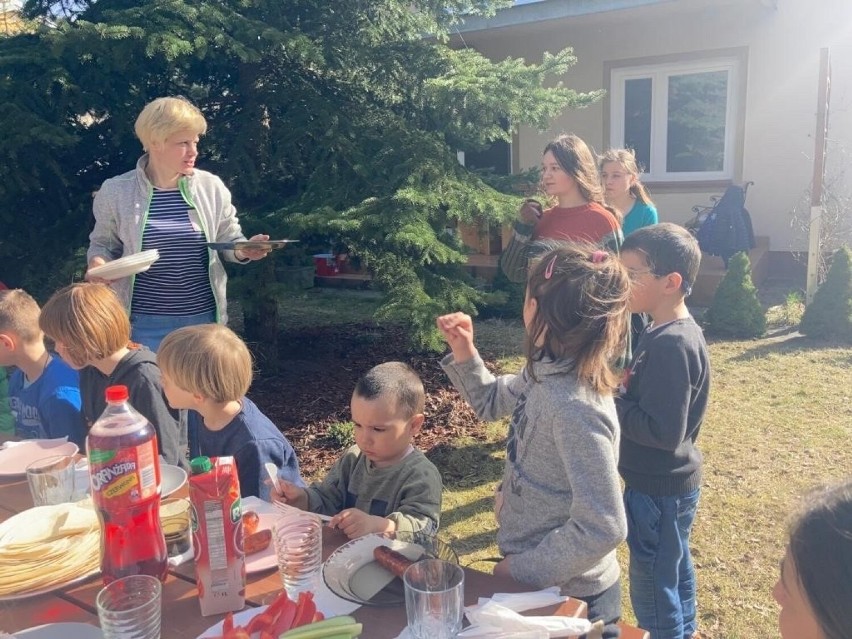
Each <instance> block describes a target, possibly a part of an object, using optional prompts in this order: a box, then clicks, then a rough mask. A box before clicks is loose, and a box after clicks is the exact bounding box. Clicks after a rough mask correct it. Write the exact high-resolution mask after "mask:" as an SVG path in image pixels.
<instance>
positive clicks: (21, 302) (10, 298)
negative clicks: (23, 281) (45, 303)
mask: <svg viewBox="0 0 852 639" xmlns="http://www.w3.org/2000/svg"><path fill="white" fill-rule="evenodd" d="M40 312H41V311H40V310H39V307H38V303H37V302H36V301H35V300H34V299H33V298H32V296H31V295H30V294H29V293H27V292H26V291H25V290H23V289H20V288H16V289H10V290H5V291H0V333H3V332H6V331H8V332H10V333H14V334H15V335H17V336H18V339H20V340H21V341H22V342H24V343H26V344H33V343H35V342H39V341H41V339H42V337H43V336H42V333H41V331H40V330H39V328H38V316H39V313H40Z"/></svg>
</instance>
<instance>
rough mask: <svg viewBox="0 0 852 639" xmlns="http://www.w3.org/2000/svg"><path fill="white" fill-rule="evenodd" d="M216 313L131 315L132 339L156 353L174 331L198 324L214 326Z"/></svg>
mask: <svg viewBox="0 0 852 639" xmlns="http://www.w3.org/2000/svg"><path fill="white" fill-rule="evenodd" d="M215 321H216V312H215V311H210V312H209V313H198V314H197V315H146V314H142V313H131V314H130V339H132V340H133V341H134V342H138V343H139V344H142V345H144V346H147V347H148V348H150V349H151V351H153V352H154V353H156V352H157V350H159V348H160V342H162V341H163V338H164V337H165V336H166V335H168V334H169V333H171V332H172V331H174V330H176V329H178V328H183V327H184V326H195V325H196V324H213V323H214V322H215Z"/></svg>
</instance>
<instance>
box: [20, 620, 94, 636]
mask: <svg viewBox="0 0 852 639" xmlns="http://www.w3.org/2000/svg"><path fill="white" fill-rule="evenodd" d="M14 636H15V637H18V638H19V639H58V638H59V637H61V638H62V639H103V637H104V635H103V633H102V632H101V629H100V628H98V627H96V626H90V625H89V624H87V623H76V622H62V623H49V624H46V625H44V626H37V627H35V628H27V629H26V630H16V631H15V634H14Z"/></svg>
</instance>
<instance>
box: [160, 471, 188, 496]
mask: <svg viewBox="0 0 852 639" xmlns="http://www.w3.org/2000/svg"><path fill="white" fill-rule="evenodd" d="M160 482H161V497H163V498H165V497H168V496H169V495H171V494H172V493H173V492H175V491H176V490H178V489H179V488H180V487H181V486H183V485H184V484H185V483H186V471H185V470H184V469H183V468H180V467H179V466H172V465H171V464H160Z"/></svg>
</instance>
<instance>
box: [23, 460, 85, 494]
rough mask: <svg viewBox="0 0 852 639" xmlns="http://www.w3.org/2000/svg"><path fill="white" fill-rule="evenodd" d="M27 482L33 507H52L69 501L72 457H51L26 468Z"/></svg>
mask: <svg viewBox="0 0 852 639" xmlns="http://www.w3.org/2000/svg"><path fill="white" fill-rule="evenodd" d="M27 482H28V483H29V485H30V494H32V496H33V505H35V506H53V505H55V504H62V503H65V502H68V501H71V497H72V496H73V494H74V457H73V456H72V455H53V456H51V457H43V458H42V459H37V460H36V461H34V462H33V463H31V464H30V465H29V466H27Z"/></svg>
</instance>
